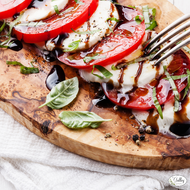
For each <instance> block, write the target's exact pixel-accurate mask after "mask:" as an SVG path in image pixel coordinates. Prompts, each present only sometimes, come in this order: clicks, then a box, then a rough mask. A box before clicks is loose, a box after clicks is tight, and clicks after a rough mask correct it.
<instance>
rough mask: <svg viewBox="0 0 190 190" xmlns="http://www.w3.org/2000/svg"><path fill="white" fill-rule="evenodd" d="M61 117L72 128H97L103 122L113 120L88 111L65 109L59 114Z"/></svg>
mask: <svg viewBox="0 0 190 190" xmlns="http://www.w3.org/2000/svg"><path fill="white" fill-rule="evenodd" d="M59 118H60V119H61V122H62V123H63V124H64V125H65V126H66V127H68V128H70V129H83V128H86V127H91V128H93V129H95V128H97V127H99V125H100V124H101V123H102V122H104V121H111V119H103V118H101V117H100V116H98V115H96V114H95V113H93V112H88V111H63V112H61V113H60V114H59Z"/></svg>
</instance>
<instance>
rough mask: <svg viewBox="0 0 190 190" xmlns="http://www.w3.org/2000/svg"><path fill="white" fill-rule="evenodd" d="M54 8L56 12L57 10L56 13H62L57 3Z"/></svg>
mask: <svg viewBox="0 0 190 190" xmlns="http://www.w3.org/2000/svg"><path fill="white" fill-rule="evenodd" d="M53 8H54V10H55V12H56V14H58V15H59V14H60V12H59V9H58V6H57V5H54V6H53Z"/></svg>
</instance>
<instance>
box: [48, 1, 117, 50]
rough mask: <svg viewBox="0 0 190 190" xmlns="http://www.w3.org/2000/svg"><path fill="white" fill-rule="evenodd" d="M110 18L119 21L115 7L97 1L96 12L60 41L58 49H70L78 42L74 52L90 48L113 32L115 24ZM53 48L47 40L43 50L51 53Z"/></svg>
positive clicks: (51, 41) (52, 43) (51, 42)
mask: <svg viewBox="0 0 190 190" xmlns="http://www.w3.org/2000/svg"><path fill="white" fill-rule="evenodd" d="M110 17H114V18H116V19H118V20H119V15H118V12H117V9H116V7H115V5H114V4H113V3H111V2H109V1H99V5H98V7H97V10H96V11H95V12H94V14H93V15H92V16H91V18H90V20H89V21H87V22H85V23H84V24H83V25H82V26H81V27H80V28H79V29H77V30H76V31H75V32H71V33H69V37H68V38H66V39H65V40H63V41H62V45H61V47H60V46H59V48H62V49H63V50H67V49H70V48H69V45H70V44H71V43H72V42H74V41H80V42H79V46H78V47H77V48H76V49H75V50H74V51H78V50H84V49H88V48H90V47H92V46H93V45H95V44H96V43H98V42H99V41H101V40H102V38H103V37H105V36H106V35H109V34H110V33H111V31H112V30H114V28H115V26H116V23H117V22H116V21H114V20H108V19H109V18H110ZM55 47H56V45H55V43H54V42H53V40H49V41H48V42H47V43H46V47H45V49H47V50H49V51H52V50H53V49H54V48H55Z"/></svg>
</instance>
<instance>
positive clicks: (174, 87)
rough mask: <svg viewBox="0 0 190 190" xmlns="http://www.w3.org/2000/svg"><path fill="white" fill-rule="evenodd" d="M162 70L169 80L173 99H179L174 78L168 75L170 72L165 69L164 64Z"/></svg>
mask: <svg viewBox="0 0 190 190" xmlns="http://www.w3.org/2000/svg"><path fill="white" fill-rule="evenodd" d="M164 71H165V75H166V77H167V79H168V80H169V83H170V85H171V87H172V90H173V93H174V96H175V99H176V100H178V101H179V92H178V90H177V87H176V85H175V82H174V80H173V79H172V77H171V76H170V74H169V73H168V71H167V70H166V66H164Z"/></svg>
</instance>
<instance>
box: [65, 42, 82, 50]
mask: <svg viewBox="0 0 190 190" xmlns="http://www.w3.org/2000/svg"><path fill="white" fill-rule="evenodd" d="M80 42H81V40H77V41H74V42H72V43H70V44H69V45H68V47H69V49H65V50H63V51H64V52H71V51H74V50H76V49H77V48H78V47H79V43H80Z"/></svg>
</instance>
